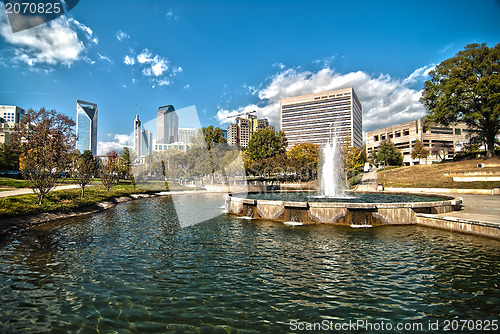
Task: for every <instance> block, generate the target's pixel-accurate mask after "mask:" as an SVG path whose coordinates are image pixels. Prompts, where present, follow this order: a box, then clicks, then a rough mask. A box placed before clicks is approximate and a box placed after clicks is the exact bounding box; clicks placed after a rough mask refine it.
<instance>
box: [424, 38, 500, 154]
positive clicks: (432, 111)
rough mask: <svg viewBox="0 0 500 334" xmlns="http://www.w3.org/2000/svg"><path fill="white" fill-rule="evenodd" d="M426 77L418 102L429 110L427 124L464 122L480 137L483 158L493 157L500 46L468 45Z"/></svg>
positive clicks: (499, 108)
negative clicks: (485, 152)
mask: <svg viewBox="0 0 500 334" xmlns="http://www.w3.org/2000/svg"><path fill="white" fill-rule="evenodd" d="M430 76H431V79H430V80H428V81H426V82H425V86H424V91H423V94H422V99H421V100H422V102H423V103H424V105H425V106H426V108H427V109H428V111H429V115H428V116H427V122H434V123H439V124H442V125H445V126H447V125H449V124H450V123H453V122H459V121H461V122H465V123H466V124H467V125H468V126H469V127H470V128H471V129H472V130H476V131H477V134H478V135H479V136H481V137H482V138H484V141H485V143H486V150H487V155H488V156H489V157H491V156H492V155H494V154H495V136H496V135H498V133H499V132H500V44H497V45H496V46H495V47H492V48H488V47H487V46H486V43H483V44H469V45H467V46H466V47H465V50H464V51H460V52H458V53H457V54H456V55H455V56H454V57H452V58H450V59H447V60H445V61H443V62H442V63H440V64H439V65H437V66H436V67H435V68H434V70H433V71H431V72H430Z"/></svg>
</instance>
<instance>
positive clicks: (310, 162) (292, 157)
mask: <svg viewBox="0 0 500 334" xmlns="http://www.w3.org/2000/svg"><path fill="white" fill-rule="evenodd" d="M319 155H320V148H319V145H318V144H311V143H302V144H298V145H295V146H294V147H292V148H291V149H290V150H289V151H288V152H287V154H286V156H287V158H288V159H287V161H283V164H284V166H281V167H282V168H284V169H289V168H287V167H292V168H293V169H294V171H295V175H297V177H298V178H299V179H300V180H302V181H308V180H310V179H313V178H314V176H315V175H316V174H317V172H318V163H319ZM287 165H289V166H287Z"/></svg>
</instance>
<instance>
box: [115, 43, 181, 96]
mask: <svg viewBox="0 0 500 334" xmlns="http://www.w3.org/2000/svg"><path fill="white" fill-rule="evenodd" d="M123 62H124V63H125V64H126V65H135V64H137V65H138V66H139V67H140V69H141V73H142V75H143V76H145V77H148V78H149V80H150V82H151V83H152V84H153V85H152V87H156V85H158V86H168V85H170V84H171V83H172V78H173V77H174V76H176V75H177V73H181V72H182V71H183V69H182V67H180V66H173V67H172V66H171V65H170V60H168V58H166V57H163V56H160V55H158V54H153V53H152V52H151V51H150V50H149V49H144V50H142V51H141V52H140V53H139V54H137V55H135V52H134V50H130V54H129V55H126V56H125V58H124V61H123Z"/></svg>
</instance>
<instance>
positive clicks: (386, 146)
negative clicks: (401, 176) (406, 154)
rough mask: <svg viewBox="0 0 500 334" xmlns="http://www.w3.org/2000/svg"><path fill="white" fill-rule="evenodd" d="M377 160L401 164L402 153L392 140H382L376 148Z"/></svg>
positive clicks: (388, 163)
mask: <svg viewBox="0 0 500 334" xmlns="http://www.w3.org/2000/svg"><path fill="white" fill-rule="evenodd" d="M377 160H378V161H380V162H383V163H384V164H385V165H395V166H400V165H402V164H403V154H402V153H401V151H400V150H398V149H397V148H396V147H395V146H394V143H393V142H391V141H387V140H384V141H383V142H382V143H381V144H380V146H379V148H378V151H377Z"/></svg>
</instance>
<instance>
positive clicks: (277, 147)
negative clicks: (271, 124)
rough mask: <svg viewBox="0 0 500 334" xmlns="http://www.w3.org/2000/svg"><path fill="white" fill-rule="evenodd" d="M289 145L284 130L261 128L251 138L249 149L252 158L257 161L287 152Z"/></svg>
mask: <svg viewBox="0 0 500 334" xmlns="http://www.w3.org/2000/svg"><path fill="white" fill-rule="evenodd" d="M287 145H288V140H287V139H286V137H285V133H284V132H283V131H280V132H276V131H274V130H273V129H266V130H259V131H257V132H255V133H254V134H253V135H252V137H251V138H250V141H249V142H248V147H247V151H248V154H249V155H250V158H252V160H254V161H257V160H260V159H267V158H271V157H274V156H275V155H278V154H281V153H285V150H286V147H287Z"/></svg>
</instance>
